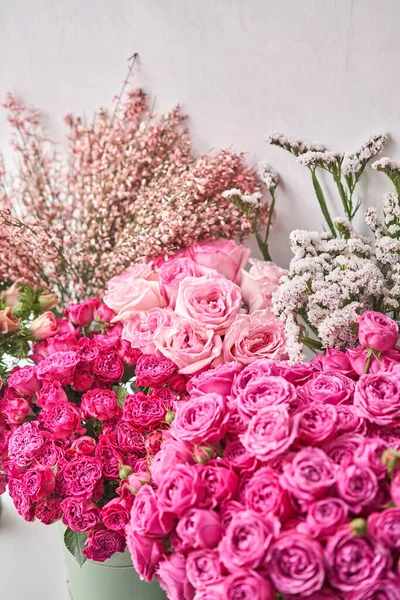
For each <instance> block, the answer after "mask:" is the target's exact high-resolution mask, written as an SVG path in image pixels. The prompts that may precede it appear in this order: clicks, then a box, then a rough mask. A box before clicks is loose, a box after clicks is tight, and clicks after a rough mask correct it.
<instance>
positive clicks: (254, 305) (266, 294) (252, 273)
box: [240, 258, 287, 312]
mask: <svg viewBox="0 0 400 600" xmlns="http://www.w3.org/2000/svg"><path fill="white" fill-rule="evenodd" d="M249 262H250V263H251V265H252V266H251V267H250V270H249V271H248V272H247V271H245V270H244V269H242V271H241V276H240V287H241V289H242V296H243V300H244V301H245V303H246V304H247V306H248V307H249V311H250V312H254V311H255V310H260V309H262V308H267V307H269V306H271V302H272V294H273V293H274V292H275V291H276V290H277V289H278V287H279V282H280V278H281V277H282V276H283V275H286V273H287V271H285V269H281V268H280V267H278V266H277V265H275V264H274V263H273V262H265V261H263V260H257V259H256V258H250V259H249Z"/></svg>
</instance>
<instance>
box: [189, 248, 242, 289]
mask: <svg viewBox="0 0 400 600" xmlns="http://www.w3.org/2000/svg"><path fill="white" fill-rule="evenodd" d="M250 254H251V250H250V248H246V246H243V245H241V246H238V245H237V244H235V242H233V241H232V240H218V241H216V242H205V243H204V242H203V243H200V244H193V245H192V246H190V247H189V248H187V249H186V250H185V256H186V257H188V258H191V259H192V260H193V261H194V262H195V263H197V264H198V265H201V266H203V267H207V268H208V269H215V270H216V271H218V273H221V275H223V276H224V277H226V278H227V279H230V280H231V281H234V282H237V280H238V279H239V278H240V272H241V269H243V267H244V266H245V264H246V263H247V260H248V258H249V256H250Z"/></svg>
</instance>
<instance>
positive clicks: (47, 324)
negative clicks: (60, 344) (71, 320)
mask: <svg viewBox="0 0 400 600" xmlns="http://www.w3.org/2000/svg"><path fill="white" fill-rule="evenodd" d="M29 331H30V332H31V334H32V335H33V337H34V338H36V339H37V340H47V338H49V337H51V336H53V335H56V333H58V323H57V320H56V318H55V316H54V315H53V313H52V312H50V311H48V312H44V313H43V314H41V315H40V316H39V317H37V318H36V319H34V320H33V321H31V322H30V323H29Z"/></svg>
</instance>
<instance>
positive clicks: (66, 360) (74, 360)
mask: <svg viewBox="0 0 400 600" xmlns="http://www.w3.org/2000/svg"><path fill="white" fill-rule="evenodd" d="M78 362H79V357H78V355H77V354H76V352H71V351H67V352H54V354H50V356H48V357H47V358H45V359H44V360H43V361H42V362H40V363H39V364H38V366H37V367H36V375H37V377H38V379H46V380H47V381H59V382H60V383H62V384H63V385H69V384H70V383H71V382H72V377H73V374H74V371H75V368H76V365H77V364H78Z"/></svg>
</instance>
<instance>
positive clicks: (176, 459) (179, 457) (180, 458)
mask: <svg viewBox="0 0 400 600" xmlns="http://www.w3.org/2000/svg"><path fill="white" fill-rule="evenodd" d="M193 462H194V461H193V460H192V458H191V451H190V446H188V445H186V444H185V442H182V441H180V440H174V439H172V438H171V439H169V440H166V441H165V442H164V443H163V444H162V445H161V449H160V451H159V452H158V453H157V454H156V455H155V457H154V458H153V460H152V461H151V464H150V473H151V476H152V479H153V481H154V483H155V484H156V485H160V483H161V481H162V480H163V479H164V477H165V475H166V473H167V472H168V471H169V469H170V468H171V467H173V466H175V465H176V464H178V463H182V464H183V463H189V464H193Z"/></svg>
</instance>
